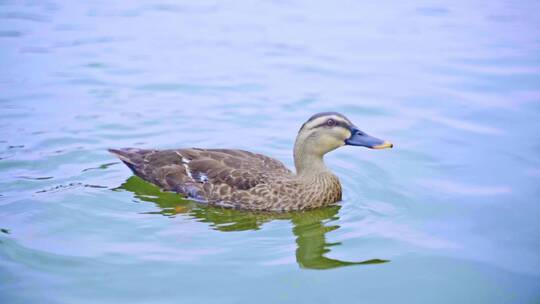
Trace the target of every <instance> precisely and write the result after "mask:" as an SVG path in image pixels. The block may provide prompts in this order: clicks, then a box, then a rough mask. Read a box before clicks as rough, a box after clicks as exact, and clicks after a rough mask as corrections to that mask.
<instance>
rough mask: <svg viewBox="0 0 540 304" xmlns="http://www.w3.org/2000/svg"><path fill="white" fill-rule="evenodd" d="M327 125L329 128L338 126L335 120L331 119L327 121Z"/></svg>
mask: <svg viewBox="0 0 540 304" xmlns="http://www.w3.org/2000/svg"><path fill="white" fill-rule="evenodd" d="M326 125H327V126H329V127H333V126H335V125H336V121H335V120H333V119H329V120H328V121H326Z"/></svg>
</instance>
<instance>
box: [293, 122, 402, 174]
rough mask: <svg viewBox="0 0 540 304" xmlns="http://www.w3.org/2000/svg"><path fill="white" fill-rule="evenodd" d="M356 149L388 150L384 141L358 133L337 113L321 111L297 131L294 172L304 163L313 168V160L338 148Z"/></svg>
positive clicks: (356, 129)
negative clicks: (350, 147)
mask: <svg viewBox="0 0 540 304" xmlns="http://www.w3.org/2000/svg"><path fill="white" fill-rule="evenodd" d="M346 145H348V146H359V147H366V148H370V149H385V148H392V147H393V145H392V144H391V143H390V142H388V141H385V140H382V139H379V138H376V137H373V136H370V135H368V134H366V133H365V132H363V131H361V130H360V129H359V128H358V127H357V126H356V125H354V124H353V123H352V122H351V121H350V120H349V119H348V118H347V117H345V116H344V115H343V114H340V113H337V112H323V113H318V114H315V115H313V116H311V117H310V118H309V119H308V120H307V121H306V122H305V123H304V124H303V125H302V127H301V128H300V131H299V132H298V136H297V138H296V143H295V148H294V154H295V155H294V158H295V165H296V168H297V171H302V169H303V167H305V166H306V164H304V163H305V162H309V163H311V164H310V165H311V166H313V165H314V164H313V163H314V162H315V160H316V159H317V158H318V159H321V160H322V158H323V156H324V155H325V154H326V153H328V152H330V151H333V150H335V149H337V148H339V147H343V146H346Z"/></svg>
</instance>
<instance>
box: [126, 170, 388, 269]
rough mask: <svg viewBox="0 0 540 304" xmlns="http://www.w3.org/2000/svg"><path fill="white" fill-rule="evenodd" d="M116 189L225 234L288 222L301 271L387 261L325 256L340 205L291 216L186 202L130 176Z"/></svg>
mask: <svg viewBox="0 0 540 304" xmlns="http://www.w3.org/2000/svg"><path fill="white" fill-rule="evenodd" d="M117 189H122V190H127V191H130V192H133V193H134V195H135V197H137V198H138V199H141V200H143V201H148V202H153V203H156V204H157V205H158V206H159V208H160V209H161V210H159V211H156V212H150V213H154V214H162V215H164V216H171V217H172V216H175V215H177V214H184V215H189V216H192V217H194V218H197V219H198V220H199V221H201V222H205V223H208V224H209V225H210V226H211V227H212V228H213V229H216V230H219V231H224V232H227V231H244V230H258V229H260V228H261V226H262V224H264V223H266V222H270V221H272V220H290V221H291V222H292V224H293V234H294V235H295V236H296V244H297V248H296V261H297V263H298V265H299V266H300V267H302V268H308V269H331V268H337V267H343V266H351V265H365V264H378V263H385V262H388V261H386V260H380V259H371V260H365V261H359V262H350V261H341V260H336V259H331V258H327V257H325V256H324V255H325V254H326V253H328V252H330V250H331V249H330V248H331V247H332V246H337V245H340V244H341V243H327V242H326V233H327V232H330V231H333V230H336V229H338V228H339V226H338V225H327V223H329V222H333V221H336V220H338V219H339V217H338V212H339V209H340V208H341V206H337V205H335V206H329V207H325V208H319V209H314V210H309V211H302V212H290V213H267V212H249V211H242V210H232V209H222V208H216V207H210V206H207V205H204V204H198V203H196V202H193V201H189V200H185V199H183V198H182V197H181V196H179V195H177V194H175V193H171V192H162V191H160V190H159V188H158V187H156V186H154V185H152V184H149V183H147V182H145V181H143V180H142V179H140V178H138V177H136V176H132V177H130V178H129V179H128V180H127V181H126V182H125V183H124V184H122V185H121V186H120V187H119V188H117Z"/></svg>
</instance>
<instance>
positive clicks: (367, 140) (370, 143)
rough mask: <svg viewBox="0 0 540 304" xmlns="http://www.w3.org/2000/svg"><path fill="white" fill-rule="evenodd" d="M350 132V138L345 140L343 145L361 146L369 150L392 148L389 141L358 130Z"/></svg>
mask: <svg viewBox="0 0 540 304" xmlns="http://www.w3.org/2000/svg"><path fill="white" fill-rule="evenodd" d="M350 131H351V134H352V135H351V137H349V138H348V139H347V140H345V143H346V144H347V145H349V146H361V147H366V148H370V149H386V148H392V147H394V145H393V144H392V143H390V142H389V141H386V140H382V139H378V138H376V137H373V136H370V135H367V134H366V133H364V132H362V131H360V130H358V129H351V130H350Z"/></svg>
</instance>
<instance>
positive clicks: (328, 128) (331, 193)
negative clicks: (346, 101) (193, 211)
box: [109, 112, 393, 212]
mask: <svg viewBox="0 0 540 304" xmlns="http://www.w3.org/2000/svg"><path fill="white" fill-rule="evenodd" d="M343 146H357V147H366V148H370V149H385V148H392V147H393V144H392V143H390V142H389V141H385V140H382V139H379V138H376V137H373V136H370V135H368V134H366V133H365V132H363V131H361V130H360V129H359V128H358V127H357V126H356V125H355V124H353V123H352V122H351V121H350V120H349V119H348V118H347V117H345V116H344V115H343V114H340V113H338V112H322V113H317V114H315V115H313V116H311V117H310V118H309V119H308V120H307V121H306V122H305V123H304V124H302V126H301V127H300V130H299V131H298V134H297V136H296V140H295V144H294V153H293V154H294V166H295V172H293V171H291V170H289V169H288V168H287V167H286V166H285V165H284V164H283V163H282V162H280V161H278V160H276V159H274V158H271V157H268V156H265V155H262V154H259V153H254V152H250V151H245V150H239V149H203V148H183V149H168V150H156V149H139V148H121V149H109V152H111V153H112V154H114V155H115V156H117V157H118V158H119V159H120V160H121V161H122V162H123V163H125V164H126V165H127V166H128V167H129V168H130V169H131V171H133V173H134V174H135V175H136V176H138V177H140V178H142V179H143V180H145V181H147V182H150V183H152V184H155V185H157V186H158V187H160V188H161V190H163V191H172V192H176V193H178V194H180V195H182V196H184V197H185V198H187V199H190V200H194V201H197V202H201V203H206V204H208V205H211V206H215V207H222V208H232V209H244V210H252V211H271V212H290V211H302V210H309V209H315V208H320V207H325V206H329V205H333V204H335V203H337V202H339V201H341V198H342V187H341V183H340V181H339V178H338V177H337V176H336V175H335V174H334V173H332V171H331V170H330V169H329V168H328V167H327V166H326V165H325V163H324V156H325V155H326V154H327V153H329V152H331V151H334V150H336V149H338V148H340V147H343Z"/></svg>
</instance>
